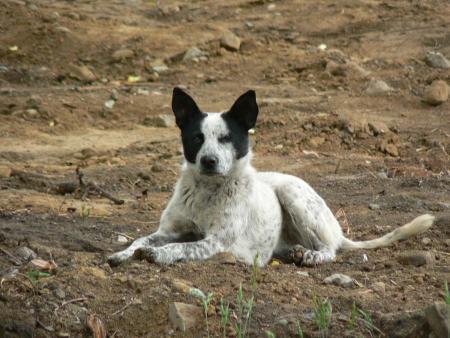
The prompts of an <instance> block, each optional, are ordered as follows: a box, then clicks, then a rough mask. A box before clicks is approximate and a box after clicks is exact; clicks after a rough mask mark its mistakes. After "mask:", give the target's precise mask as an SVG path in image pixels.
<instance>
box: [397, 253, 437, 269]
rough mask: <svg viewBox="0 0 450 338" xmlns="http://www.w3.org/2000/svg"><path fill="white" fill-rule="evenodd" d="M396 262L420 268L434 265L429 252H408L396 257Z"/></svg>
mask: <svg viewBox="0 0 450 338" xmlns="http://www.w3.org/2000/svg"><path fill="white" fill-rule="evenodd" d="M398 261H399V262H400V263H402V264H404V265H413V266H422V265H430V264H433V263H434V257H433V255H432V254H431V252H428V251H420V250H409V251H406V252H403V253H401V254H400V255H399V256H398Z"/></svg>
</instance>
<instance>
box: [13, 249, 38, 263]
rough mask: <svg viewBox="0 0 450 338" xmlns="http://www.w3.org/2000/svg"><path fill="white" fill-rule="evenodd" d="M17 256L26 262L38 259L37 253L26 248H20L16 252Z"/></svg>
mask: <svg viewBox="0 0 450 338" xmlns="http://www.w3.org/2000/svg"><path fill="white" fill-rule="evenodd" d="M16 255H17V256H19V258H20V259H22V260H23V261H25V262H29V261H31V260H32V259H35V258H37V254H36V252H34V251H33V250H31V249H30V248H28V247H26V246H21V247H20V248H18V249H17V250H16Z"/></svg>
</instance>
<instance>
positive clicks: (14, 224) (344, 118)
mask: <svg viewBox="0 0 450 338" xmlns="http://www.w3.org/2000/svg"><path fill="white" fill-rule="evenodd" d="M449 25H450V6H449V3H448V1H445V0H442V1H439V0H430V1H406V0H398V1H377V0H360V1H357V0H342V1H334V2H332V1H323V0H318V1H300V0H297V1H295V0H279V1H266V0H229V1H215V0H202V1H200V0H196V1H177V2H175V1H156V2H155V1H140V0H133V1H125V0H114V1H108V0H98V1H92V0H82V1H69V0H66V1H63V0H36V1H22V0H3V1H1V2H0V249H1V252H0V276H1V283H0V336H5V337H69V336H70V337H84V336H92V333H90V331H89V328H88V327H87V325H86V318H87V317H89V316H90V315H92V314H95V315H97V316H98V318H99V319H100V320H101V321H102V322H103V323H104V325H105V327H106V331H107V333H108V336H109V337H169V336H175V337H185V336H186V337H205V336H207V331H206V326H205V322H204V320H200V321H199V322H198V323H197V324H196V325H195V326H194V328H191V329H189V330H187V331H186V332H182V331H180V330H177V329H175V328H174V327H173V325H172V324H171V323H170V321H169V305H170V304H171V303H172V302H184V303H188V304H193V305H198V306H201V302H200V300H199V299H197V298H196V297H194V296H192V295H190V294H186V293H184V292H182V291H180V289H179V288H176V287H174V280H175V279H182V280H184V281H185V282H186V283H188V284H190V285H192V286H194V287H196V288H198V289H200V290H202V291H203V292H205V293H208V292H212V293H213V299H212V301H211V305H210V308H209V311H208V312H209V331H210V335H211V336H220V335H222V333H221V332H222V331H221V316H220V299H221V298H224V299H225V300H226V301H229V302H231V310H232V315H231V319H230V321H231V325H230V327H228V329H227V333H226V334H227V335H228V336H233V335H235V334H236V332H235V329H234V328H233V325H234V323H235V322H236V317H237V316H238V314H237V312H238V310H237V308H238V307H237V301H236V296H237V293H238V289H239V285H240V283H242V285H243V289H244V292H245V294H246V296H247V297H248V296H249V294H250V289H251V285H250V279H251V274H252V270H251V267H248V266H245V265H243V264H241V263H239V262H236V263H233V262H229V263H226V262H223V261H220V260H219V261H217V260H216V261H209V262H193V263H179V264H176V265H174V266H169V267H162V266H157V265H154V264H150V263H147V262H139V261H133V262H130V263H127V264H124V265H123V266H120V267H117V268H110V267H109V266H108V265H107V264H106V263H105V257H106V256H107V255H109V254H110V253H112V252H114V251H117V250H119V249H121V248H123V247H124V246H126V245H127V244H126V243H123V241H124V239H125V238H127V236H129V237H132V238H136V237H138V236H141V235H143V234H147V233H150V232H152V231H154V230H155V229H156V228H157V226H158V219H159V216H160V214H161V211H162V210H163V208H164V206H165V204H166V202H167V200H168V198H169V196H170V194H171V191H172V189H173V185H174V183H175V181H176V178H177V176H178V172H179V168H180V162H181V160H182V155H181V151H180V142H179V139H178V136H179V132H178V130H177V129H176V128H175V127H174V126H173V125H172V124H171V121H168V124H169V126H168V127H161V126H160V124H161V123H163V122H161V121H159V120H158V119H157V116H158V115H160V114H164V116H165V115H169V116H171V114H172V112H171V109H170V98H171V91H172V88H173V87H174V86H175V85H181V86H184V87H185V88H186V89H187V90H188V91H189V92H190V93H191V94H192V95H193V96H194V97H195V98H196V99H197V102H198V103H199V105H200V107H201V108H203V110H206V111H220V110H225V109H227V108H229V106H230V105H231V104H232V102H233V101H234V100H235V99H236V97H237V96H238V95H239V94H241V93H242V92H244V91H245V90H247V89H249V88H253V89H255V90H256V92H257V97H258V102H259V104H260V118H259V120H258V124H257V128H256V130H255V134H254V135H253V136H252V141H253V149H254V153H255V159H254V165H255V166H256V167H257V168H258V169H260V170H276V171H280V172H285V173H289V174H293V175H296V176H299V177H301V178H303V179H305V180H306V181H308V182H309V183H310V184H311V185H312V186H313V187H314V188H315V189H316V190H317V191H318V192H319V193H320V194H321V195H322V196H323V197H324V198H325V200H326V201H327V203H328V205H329V206H330V207H331V209H332V210H333V212H339V214H341V215H343V214H345V215H346V217H345V216H340V217H339V220H340V222H341V225H342V226H343V228H344V231H345V232H346V233H348V236H349V237H351V238H353V239H370V238H374V237H376V236H380V235H381V234H384V233H386V232H388V231H390V230H392V229H394V228H395V227H397V226H399V225H401V224H404V223H406V222H408V221H410V220H411V219H412V218H414V217H415V216H417V215H419V214H423V213H431V214H433V215H435V216H436V219H437V220H436V223H435V225H434V226H433V227H432V228H431V229H430V230H429V231H427V232H426V233H424V234H422V235H420V236H417V238H412V239H410V240H408V241H404V242H401V243H398V244H395V245H393V246H391V247H389V248H382V249H377V250H359V251H353V252H342V253H340V254H339V255H338V257H337V259H336V261H335V262H334V263H332V264H325V265H323V266H317V267H313V268H305V267H299V266H295V265H292V264H283V263H281V264H280V263H279V262H277V261H275V262H274V263H272V264H271V265H269V266H268V267H266V268H264V269H261V270H260V271H258V274H257V286H256V293H255V306H254V310H253V319H252V321H251V325H250V329H249V335H250V336H251V337H265V336H266V333H265V332H266V331H271V332H273V333H274V334H275V335H276V336H277V337H288V336H295V335H296V332H297V329H296V327H297V322H298V323H300V325H301V327H302V329H303V332H304V336H305V337H319V336H321V335H323V334H325V333H324V332H321V331H320V330H319V329H318V326H317V324H316V321H315V319H314V318H317V316H316V317H315V316H314V309H315V306H314V300H317V299H321V300H326V299H327V300H328V301H329V302H330V304H331V306H332V319H331V323H330V327H329V329H328V335H329V336H330V337H344V336H348V337H358V336H362V337H369V336H382V337H408V336H410V337H413V336H415V337H419V336H421V334H423V335H424V336H426V337H428V333H423V332H422V333H420V334H419V333H417V332H419V331H414V330H415V328H416V326H417V325H419V324H420V320H421V319H420V318H421V314H420V313H421V312H420V311H421V310H422V309H424V308H425V307H427V306H429V305H430V304H432V303H433V302H435V301H442V300H443V295H444V281H449V280H450V240H449V238H450V236H449V235H450V162H449V161H450V157H449V153H450V113H449V107H450V106H449V103H448V102H445V103H444V104H442V105H439V106H431V105H428V104H426V103H424V102H423V100H422V98H423V92H424V89H425V87H426V86H428V85H429V84H430V83H431V82H432V81H434V80H436V79H440V80H444V81H446V82H447V83H449V82H450V70H449V69H439V68H433V67H431V66H430V65H429V64H427V63H426V62H425V55H426V53H427V52H429V51H438V52H440V53H442V54H443V55H447V56H448V57H450V33H449V30H448V27H449ZM230 32H233V33H234V34H235V35H236V36H238V37H239V38H240V40H241V45H240V47H239V50H238V51H236V50H231V49H232V47H230V46H226V45H225V44H224V43H223V41H222V43H221V38H222V36H223V35H229V34H231V33H230ZM192 47H197V48H198V49H199V50H192V49H191V48H192ZM186 51H189V52H190V54H191V56H192V54H195V53H197V55H194V56H192V57H189V55H187V54H185V52H186ZM188 54H189V53H188ZM376 80H381V81H384V82H385V83H387V85H388V86H389V87H387V88H386V87H384V88H382V89H379V90H372V89H373V88H372V89H371V86H372V85H373V84H374V83H376ZM163 124H164V123H163ZM77 167H79V168H81V170H82V172H83V173H84V179H85V180H86V181H91V182H92V181H95V182H96V183H97V185H98V186H99V187H101V188H103V189H104V190H105V191H107V192H109V193H111V194H112V195H114V196H116V197H118V198H120V199H123V200H124V204H114V203H113V202H112V201H110V200H109V199H107V198H105V197H102V196H98V195H95V194H88V196H87V198H86V199H85V200H82V199H81V196H80V192H79V191H75V192H74V193H71V194H63V193H61V189H60V188H61V185H60V184H61V183H63V182H69V181H70V182H73V183H76V182H77V175H76V172H75V170H76V168H77ZM55 187H56V188H55ZM58 187H59V188H58ZM63 192H68V191H66V190H64V191H63ZM339 210H340V211H339ZM342 211H343V212H342ZM121 234H125V235H126V236H125V237H123V236H122V235H121ZM119 238H120V239H121V240H122V242H121V241H120V240H119ZM128 244H129V243H128ZM23 247H28V248H30V249H32V250H33V251H34V252H35V253H36V254H37V256H38V257H39V258H41V259H43V260H46V261H48V260H51V259H53V260H54V262H55V263H56V264H57V266H58V267H57V269H56V270H52V271H51V273H50V275H45V274H44V275H42V276H40V277H39V278H36V275H33V273H36V271H37V268H36V267H33V265H32V264H31V263H27V262H26V260H27V259H26V258H27V257H24V255H23ZM21 250H22V251H21ZM410 250H422V251H426V252H428V253H429V257H431V261H427V262H426V263H427V264H425V265H422V266H414V265H408V264H404V263H402V262H401V259H400V257H402V255H405V254H408V253H409V254H410ZM333 273H342V274H345V275H348V276H350V277H351V278H353V279H354V280H355V282H354V283H353V286H351V287H349V288H344V287H342V286H335V285H326V284H324V282H323V280H324V278H326V277H327V276H329V275H331V274H333ZM353 304H355V305H353ZM354 307H356V308H357V309H360V310H361V311H359V310H358V311H359V312H358V313H359V316H358V318H359V319H357V320H352V315H351V313H352V308H354ZM363 313H364V314H366V317H364V315H362V314H363ZM370 323H372V325H373V326H372V325H370ZM418 323H419V324H418ZM424 330H426V329H424Z"/></svg>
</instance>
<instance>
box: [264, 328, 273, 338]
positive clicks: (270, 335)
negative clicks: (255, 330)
mask: <svg viewBox="0 0 450 338" xmlns="http://www.w3.org/2000/svg"><path fill="white" fill-rule="evenodd" d="M266 336H267V338H275V333H273V332H272V331H269V330H267V331H266Z"/></svg>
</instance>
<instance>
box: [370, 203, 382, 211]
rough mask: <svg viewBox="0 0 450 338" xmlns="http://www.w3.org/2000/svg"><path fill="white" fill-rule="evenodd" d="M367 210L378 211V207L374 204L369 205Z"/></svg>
mask: <svg viewBox="0 0 450 338" xmlns="http://www.w3.org/2000/svg"><path fill="white" fill-rule="evenodd" d="M369 209H370V210H378V209H380V205H379V204H376V203H370V204H369Z"/></svg>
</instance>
